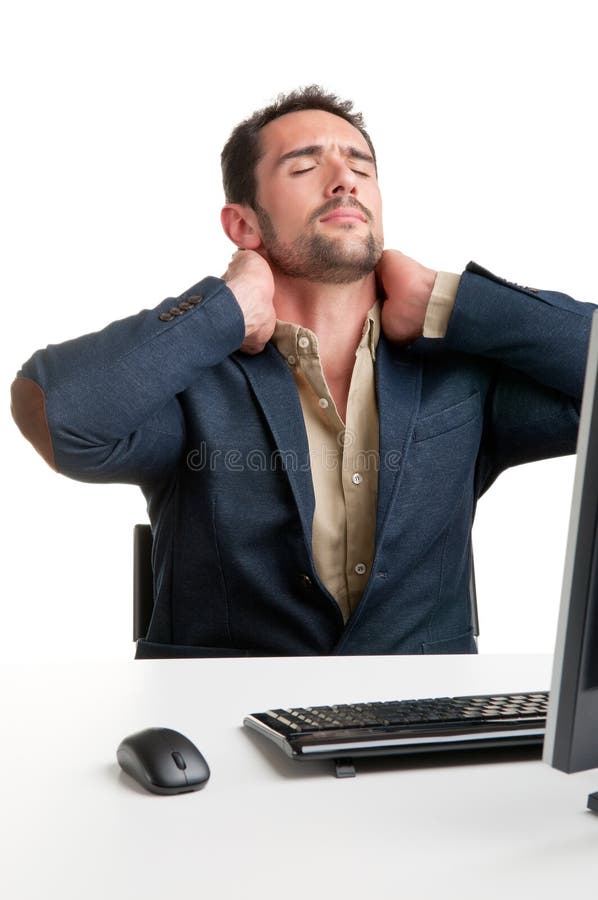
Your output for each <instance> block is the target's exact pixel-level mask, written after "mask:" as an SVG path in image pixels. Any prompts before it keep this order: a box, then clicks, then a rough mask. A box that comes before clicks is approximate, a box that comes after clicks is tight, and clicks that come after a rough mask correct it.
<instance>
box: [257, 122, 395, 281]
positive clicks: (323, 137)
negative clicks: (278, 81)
mask: <svg viewBox="0 0 598 900" xmlns="http://www.w3.org/2000/svg"><path fill="white" fill-rule="evenodd" d="M261 142H262V154H263V155H262V157H261V159H260V161H259V163H258V164H257V166H256V180H257V196H256V206H255V213H256V216H257V220H258V224H259V228H260V232H261V237H262V243H263V249H264V251H265V254H266V255H267V258H268V261H269V262H270V264H271V266H272V268H273V269H275V270H278V271H279V272H282V273H283V274H285V275H289V276H292V277H295V278H304V279H306V280H309V281H317V282H324V283H329V284H349V283H351V282H354V281H358V280H359V279H360V278H363V277H365V276H366V275H368V274H369V273H370V272H372V271H373V270H374V267H375V266H376V263H377V262H378V260H379V259H380V256H381V254H382V250H383V247H384V240H383V233H382V201H381V197H380V190H379V187H378V180H377V177H376V169H375V166H374V161H373V158H372V156H371V151H370V149H369V147H368V145H367V142H366V140H365V138H363V136H362V135H361V133H360V132H359V131H358V130H357V129H356V128H354V127H353V125H351V124H350V123H349V122H346V121H345V120H344V119H342V118H341V117H339V116H335V115H332V114H331V113H327V112H324V111H323V110H302V111H301V112H293V113H288V114H287V115H284V116H281V117H280V118H278V119H275V120H274V121H272V122H269V123H268V125H266V126H265V127H264V128H263V129H262V131H261Z"/></svg>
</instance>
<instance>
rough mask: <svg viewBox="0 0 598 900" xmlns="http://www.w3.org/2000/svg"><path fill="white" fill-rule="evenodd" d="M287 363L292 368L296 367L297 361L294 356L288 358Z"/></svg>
mask: <svg viewBox="0 0 598 900" xmlns="http://www.w3.org/2000/svg"><path fill="white" fill-rule="evenodd" d="M287 362H288V364H289V365H290V366H294V365H295V363H296V362H297V360H296V359H295V357H294V356H287Z"/></svg>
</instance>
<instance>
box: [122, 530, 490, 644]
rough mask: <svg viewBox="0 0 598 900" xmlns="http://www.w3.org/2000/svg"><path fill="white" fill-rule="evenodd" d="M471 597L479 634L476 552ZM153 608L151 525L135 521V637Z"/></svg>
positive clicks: (143, 633) (143, 629)
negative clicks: (137, 523)
mask: <svg viewBox="0 0 598 900" xmlns="http://www.w3.org/2000/svg"><path fill="white" fill-rule="evenodd" d="M469 600H470V603H471V619H472V622H473V633H474V635H475V636H476V637H478V635H479V633H480V622H479V618H478V598H477V593H476V586H475V569H474V565H473V553H472V555H471V575H470V578H469ZM153 609H154V573H153V569H152V529H151V527H150V526H149V525H135V528H134V532H133V640H134V641H137V640H139V639H140V638H141V639H142V638H144V637H145V636H146V634H147V632H148V629H149V625H150V621H151V618H152V612H153Z"/></svg>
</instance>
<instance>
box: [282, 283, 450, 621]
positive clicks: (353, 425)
mask: <svg viewBox="0 0 598 900" xmlns="http://www.w3.org/2000/svg"><path fill="white" fill-rule="evenodd" d="M458 285H459V276H458V275H452V274H450V273H447V272H439V273H438V276H437V278H436V282H435V284H434V290H433V292H432V296H431V298H430V302H429V304H428V310H427V313H426V320H425V323H424V337H443V336H444V334H445V333H446V328H447V325H448V320H449V318H450V314H451V312H452V308H453V305H454V301H455V296H456V293H457V288H458ZM379 336H380V304H379V303H378V302H376V303H375V304H374V305H373V306H372V307H371V309H370V310H369V312H368V314H367V317H366V320H365V323H364V326H363V332H362V335H361V340H360V341H359V346H358V347H357V350H356V351H355V364H354V367H353V374H352V377H351V385H350V388H349V397H348V402H347V413H346V422H343V420H342V419H341V417H340V415H339V413H338V410H337V408H336V404H335V402H334V400H333V398H332V395H331V393H330V390H329V388H328V385H327V383H326V379H325V377H324V371H323V369H322V361H321V358H320V354H319V349H318V338H317V336H316V335H315V334H314V332H313V331H310V329H308V328H303V327H302V326H301V325H296V324H294V323H292V322H283V321H281V320H280V319H279V320H277V322H276V328H275V330H274V334H273V336H272V341H273V343H274V345H275V346H276V348H277V349H278V351H279V352H280V353H281V354H282V356H283V357H284V358H285V360H286V362H287V365H288V366H289V368H290V370H291V372H292V373H293V377H294V379H295V384H296V385H297V390H298V392H299V400H300V402H301V408H302V410H303V416H304V420H305V428H306V431H307V440H308V446H309V454H310V463H311V473H312V480H313V486H314V495H315V501H316V505H315V511H314V519H313V524H312V546H313V554H314V561H315V565H316V570H317V572H318V575H319V577H320V579H321V580H322V582H323V583H324V585H325V586H326V588H327V589H328V590H329V591H330V593H331V594H332V596H333V597H334V598H335V600H336V601H337V603H338V605H339V607H340V609H341V612H342V614H343V618H344V620H345V622H346V621H347V619H348V618H349V616H350V615H351V613H352V612H353V610H354V609H355V607H356V606H357V604H358V603H359V600H360V599H361V595H362V594H363V590H364V588H365V585H366V583H367V580H368V578H369V575H370V570H371V566H372V562H373V559H374V550H375V534H376V509H377V500H378V462H379V448H380V442H379V422H378V407H377V403H376V391H375V381H374V362H375V359H376V347H377V344H378V339H379Z"/></svg>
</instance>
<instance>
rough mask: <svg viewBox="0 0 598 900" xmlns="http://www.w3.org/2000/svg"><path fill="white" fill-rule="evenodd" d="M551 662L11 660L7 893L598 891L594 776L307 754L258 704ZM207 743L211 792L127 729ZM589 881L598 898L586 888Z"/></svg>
mask: <svg viewBox="0 0 598 900" xmlns="http://www.w3.org/2000/svg"><path fill="white" fill-rule="evenodd" d="M550 665H551V660H550V658H548V657H544V656H541V657H538V656H537V657H503V656H486V657H485V656H480V657H436V658H434V657H417V658H415V657H377V658H362V657H355V658H335V659H333V658H318V659H267V660H264V659H261V660H234V659H233V660H182V661H160V662H135V661H133V660H132V661H131V662H130V663H113V664H110V663H106V664H102V663H98V664H89V665H66V664H65V665H51V666H49V665H40V666H35V665H27V664H23V665H21V666H18V665H15V666H12V665H11V666H4V667H0V678H1V681H0V690H1V692H2V740H1V749H0V765H1V767H2V768H1V770H0V771H1V781H0V791H1V800H0V810H1V812H0V816H1V826H0V856H1V857H2V859H1V862H0V894H1V896H2V897H4V898H7V900H34V898H35V900H71V898H72V900H96V898H97V900H137V898H139V900H141V898H143V900H154V898H156V900H157V898H160V900H164V898H168V900H174V898H179V897H180V898H185V900H187V898H189V897H198V898H201V900H219V898H226V900H230V898H237V897H238V898H258V897H260V898H274V897H277V898H278V897H281V898H285V900H286V898H289V900H295V898H302V900H304V898H310V900H311V898H316V900H320V898H327V900H328V898H330V900H337V898H342V900H345V898H351V900H352V898H357V897H359V898H373V897H383V898H386V897H388V898H393V900H394V898H396V897H399V896H401V897H405V898H409V900H414V898H426V900H428V898H435V897H442V898H459V900H467V898H470V897H471V898H473V897H476V898H484V900H487V898H499V897H500V898H501V900H502V898H509V900H513V898H519V897H521V898H522V897H533V898H536V897H538V898H546V897H550V898H552V897H554V898H557V897H558V898H559V900H562V898H563V897H565V898H567V897H572V896H573V895H574V893H575V892H576V891H579V895H580V896H581V892H582V891H584V892H585V894H586V896H596V888H597V886H598V816H595V815H594V814H592V813H590V812H588V811H586V810H585V803H586V797H587V794H588V793H589V792H591V791H594V790H598V770H594V771H593V772H587V773H580V774H578V775H568V776H567V775H563V774H562V773H559V772H555V771H553V770H552V769H550V768H549V767H548V766H546V765H544V764H543V763H542V762H541V761H539V760H534V759H526V760H523V761H517V762H511V761H505V760H504V758H501V759H498V760H497V759H493V760H492V761H490V762H485V763H481V762H480V763H478V764H475V763H472V762H471V757H469V761H468V762H467V763H462V764H455V763H454V762H453V763H452V764H449V763H448V762H446V761H444V760H440V759H439V758H438V757H437V758H436V761H435V762H433V763H432V762H429V763H428V764H423V765H418V766H414V765H413V764H408V763H407V762H406V761H405V760H400V759H397V758H394V759H392V758H390V759H383V760H381V759H377V760H369V761H362V760H358V761H357V763H356V764H357V777H356V778H352V779H351V778H349V779H337V778H335V777H334V775H333V765H332V763H327V762H314V763H311V764H309V763H306V764H301V763H294V762H293V761H292V760H289V759H287V758H286V757H284V756H283V755H282V753H280V751H278V750H277V749H276V747H274V746H273V745H272V746H270V743H269V742H267V741H265V740H263V739H262V738H261V737H260V736H259V735H254V734H252V733H250V732H248V731H247V729H244V728H242V727H241V722H242V720H243V716H244V715H245V714H246V713H248V712H257V711H261V710H264V709H267V708H269V707H276V706H288V705H291V704H292V705H303V706H304V705H309V704H318V703H330V702H344V701H347V702H350V701H355V700H362V699H364V700H365V699H370V700H379V699H396V698H401V697H416V696H431V695H443V694H465V693H471V692H476V693H485V692H495V691H508V690H514V691H517V690H539V689H545V688H547V687H548V686H549V682H550ZM150 725H165V726H168V727H172V728H175V729H177V730H179V731H181V732H183V733H184V734H186V735H187V736H188V737H189V738H191V740H193V741H194V742H195V743H196V744H197V745H198V746H199V748H200V749H201V750H202V752H203V753H204V755H205V756H206V759H207V760H208V762H209V764H210V767H211V770H212V776H211V779H210V781H209V782H208V784H207V786H206V787H205V789H204V790H202V791H199V792H198V793H192V794H182V795H179V796H173V797H161V796H155V795H152V794H147V793H145V792H144V791H142V789H141V788H139V787H138V786H137V785H136V784H135V782H133V781H132V780H130V779H129V778H128V776H126V775H124V773H121V771H120V769H119V767H118V764H117V763H116V759H115V750H116V747H117V746H118V744H119V742H120V740H121V739H122V738H123V737H124V736H125V735H127V734H130V733H131V732H134V731H137V730H139V729H141V728H145V727H148V726H150ZM588 892H589V893H588Z"/></svg>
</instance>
